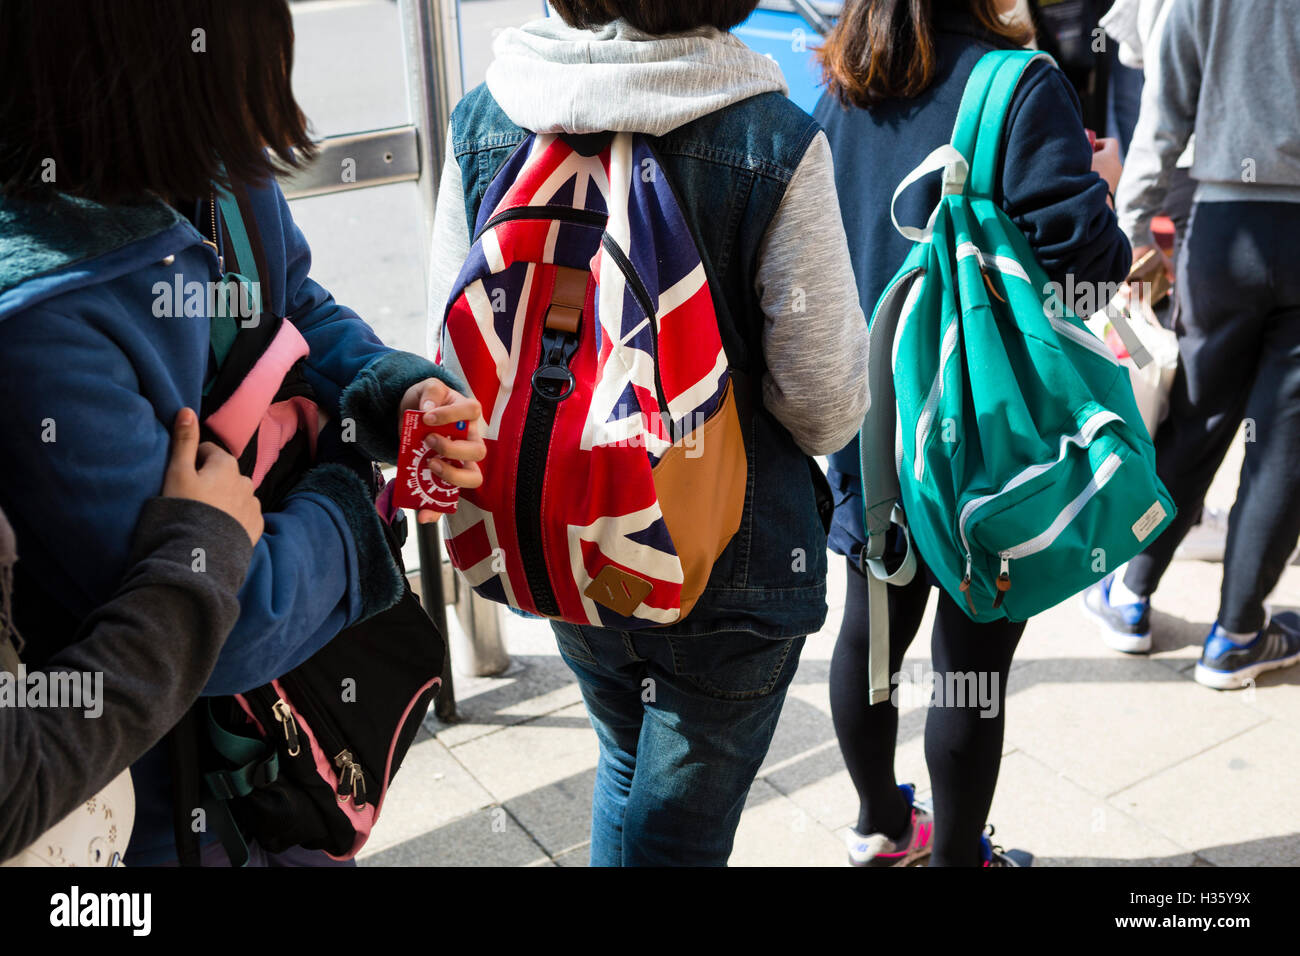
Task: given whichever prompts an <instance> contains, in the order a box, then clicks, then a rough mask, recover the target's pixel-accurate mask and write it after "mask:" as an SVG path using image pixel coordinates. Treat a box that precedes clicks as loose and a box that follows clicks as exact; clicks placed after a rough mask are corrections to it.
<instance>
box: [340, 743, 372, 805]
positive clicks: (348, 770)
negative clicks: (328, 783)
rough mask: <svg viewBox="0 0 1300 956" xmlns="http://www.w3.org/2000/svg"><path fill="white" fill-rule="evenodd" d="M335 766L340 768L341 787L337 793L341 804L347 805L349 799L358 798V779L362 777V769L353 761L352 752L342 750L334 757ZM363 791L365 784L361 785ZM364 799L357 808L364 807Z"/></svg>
mask: <svg viewBox="0 0 1300 956" xmlns="http://www.w3.org/2000/svg"><path fill="white" fill-rule="evenodd" d="M334 766H336V767H338V768H339V785H338V789H337V790H336V791H335V792H336V793H337V794H338V798H339V803H347V802H348V798H349V797H351V798H353V799H354V800H356V798H357V795H358V793H357V789H358V785H357V778H358V777H360V776H361V768H360V767H358V766H357V764H356V761H355V760H353V759H352V751H351V750H347V749H344V750H340V751H339V752H338V754H337V755H336V756H335V757H334ZM360 788H361V789H362V790H364V789H365V784H364V783H362V784H361V785H360ZM364 802H365V801H364V799H363V800H361V801H360V802H358V803H357V806H362V805H364Z"/></svg>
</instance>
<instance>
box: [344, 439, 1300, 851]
mask: <svg viewBox="0 0 1300 956" xmlns="http://www.w3.org/2000/svg"><path fill="white" fill-rule="evenodd" d="M1240 447H1241V446H1240V444H1239V445H1238V451H1237V452H1236V453H1235V454H1234V455H1233V456H1232V457H1230V459H1229V461H1228V462H1227V463H1226V464H1225V467H1224V469H1223V471H1222V472H1221V474H1220V478H1219V481H1218V482H1217V483H1216V486H1215V488H1214V489H1213V490H1212V492H1211V496H1210V502H1211V504H1214V505H1217V506H1220V507H1227V506H1229V505H1230V504H1231V501H1232V497H1233V494H1234V489H1235V485H1236V480H1235V479H1236V474H1237V471H1238V468H1239V465H1240ZM832 569H833V573H832V578H831V593H832V595H833V596H832V607H831V612H830V616H829V618H828V623H827V627H826V628H825V629H824V630H823V631H822V632H820V633H818V634H816V635H814V636H812V637H810V638H809V640H808V643H807V647H806V649H805V650H804V653H803V659H802V661H801V663H800V667H799V671H798V673H797V675H796V677H795V680H794V684H793V685H792V687H791V689H790V693H789V696H788V698H787V702H786V705H785V710H784V712H783V714H782V717H781V722H780V725H779V727H778V729H777V733H776V738H775V740H774V741H773V744H772V749H771V752H770V753H769V755H768V758H767V761H766V762H765V763H764V765H763V768H762V770H761V772H760V773H759V777H758V780H757V781H755V784H754V787H753V790H752V791H751V793H750V796H749V801H748V804H747V806H746V809H745V813H744V816H743V818H742V820H741V824H740V830H739V832H738V834H737V837H736V849H735V853H734V854H733V856H732V859H731V862H732V864H733V865H741V866H765V865H788V866H840V865H843V864H844V851H843V849H842V847H843V842H842V841H843V835H844V832H845V831H846V829H847V828H848V827H849V826H850V825H851V824H852V822H853V821H854V819H855V818H856V816H857V801H856V798H855V796H854V791H853V788H852V786H851V784H850V782H849V779H848V774H847V773H846V772H845V770H844V765H843V762H842V760H841V757H840V753H839V749H838V747H837V745H836V742H835V733H834V730H833V729H832V726H831V719H830V704H829V700H828V695H827V679H828V672H829V664H830V655H831V649H832V647H833V645H834V635H835V631H836V629H837V628H838V624H839V618H840V611H841V607H840V604H839V602H840V601H842V597H841V596H842V594H843V586H844V585H843V574H844V571H843V568H842V565H839V564H837V563H836V562H834V561H833V562H832ZM1221 573H1222V567H1221V566H1220V565H1218V564H1210V563H1203V562H1187V561H1183V562H1178V563H1176V564H1175V565H1174V567H1173V569H1171V571H1170V573H1169V575H1168V576H1167V579H1166V582H1165V584H1164V586H1163V587H1162V589H1161V591H1160V592H1159V593H1158V594H1157V595H1156V598H1155V601H1154V604H1155V610H1156V616H1155V631H1156V635H1155V641H1156V647H1155V650H1154V651H1153V653H1152V654H1151V655H1150V656H1149V657H1125V656H1122V655H1118V654H1115V653H1113V652H1111V651H1109V650H1108V649H1107V648H1106V647H1105V646H1104V645H1103V644H1102V643H1101V641H1100V639H1099V638H1098V637H1097V636H1096V633H1095V631H1094V629H1093V627H1092V626H1091V624H1090V622H1089V621H1088V620H1086V619H1085V618H1084V616H1083V614H1082V612H1081V611H1080V610H1079V609H1078V607H1077V604H1076V603H1075V602H1074V601H1071V602H1067V603H1066V604H1065V605H1062V606H1060V607H1058V608H1056V609H1054V610H1053V611H1051V612H1049V613H1047V614H1044V615H1042V616H1041V617H1039V618H1038V619H1036V620H1035V621H1033V622H1032V623H1031V625H1030V627H1029V629H1028V630H1027V631H1026V634H1025V637H1024V640H1023V641H1022V643H1021V646H1020V652H1019V654H1018V656H1017V659H1016V663H1015V665H1014V666H1013V669H1012V672H1011V677H1010V682H1009V688H1008V699H1007V733H1006V745H1005V756H1004V759H1003V763H1002V771H1001V777H1000V779H999V782H998V791H997V796H996V798H995V800H994V803H993V809H992V812H991V815H990V817H991V820H992V821H993V822H994V823H995V825H996V827H997V841H998V842H999V843H1002V844H1003V845H1005V846H1007V847H1021V848H1024V849H1027V850H1029V851H1031V852H1033V853H1034V854H1035V856H1036V858H1037V859H1036V863H1035V865H1038V866H1065V865H1125V866H1128V865H1136V866H1166V865H1167V866H1189V865H1215V866H1223V865H1297V864H1300V832H1298V831H1300V786H1297V783H1298V782H1300V761H1298V760H1297V757H1300V742H1298V741H1300V737H1298V736H1297V727H1298V726H1300V667H1297V668H1293V669H1291V670H1288V671H1282V672H1274V673H1272V674H1269V675H1265V677H1264V678H1262V679H1261V681H1260V683H1259V686H1258V687H1256V688H1253V689H1249V690H1245V691H1239V692H1216V691H1212V690H1208V689H1206V688H1203V687H1200V686H1199V685H1197V684H1195V683H1194V682H1193V680H1192V674H1191V672H1192V668H1193V667H1194V665H1195V662H1196V658H1197V656H1198V655H1199V652H1200V645H1201V641H1202V639H1203V638H1204V635H1205V633H1206V632H1207V631H1208V630H1209V627H1210V625H1211V623H1212V622H1213V620H1214V615H1215V610H1216V607H1217V600H1218V594H1219V582H1220V578H1221ZM1274 606H1275V607H1276V608H1278V609H1281V608H1285V607H1291V608H1300V567H1295V566H1293V567H1291V568H1289V569H1288V571H1287V573H1286V575H1285V577H1284V579H1283V582H1282V584H1281V586H1280V588H1279V590H1278V592H1277V593H1276V594H1275V595H1274ZM928 628H929V619H928V618H927V621H926V623H925V625H924V629H923V630H922V632H921V633H922V634H926V633H928ZM508 645H509V649H510V653H511V655H512V657H513V662H512V665H511V668H510V670H509V671H508V672H507V673H506V674H505V675H504V676H503V677H500V678H490V679H484V678H479V679H470V678H463V677H458V678H457V692H458V696H459V699H460V712H461V714H462V716H463V717H464V718H465V720H464V722H463V723H460V724H457V725H455V726H445V725H441V724H439V723H437V722H436V721H435V720H434V718H432V717H430V718H429V719H428V721H427V725H426V727H427V729H426V731H425V732H422V734H421V736H420V739H419V741H418V742H417V743H416V744H415V746H414V747H413V749H412V751H411V754H410V756H409V757H408V758H407V762H406V765H405V766H404V768H403V770H402V774H401V776H400V777H399V778H398V780H397V782H396V784H395V785H394V787H393V789H392V792H391V794H390V795H389V798H388V803H387V804H386V806H385V809H384V818H383V820H382V821H381V823H380V824H379V826H378V828H377V829H376V831H375V833H374V835H373V837H372V838H371V841H370V843H369V845H368V846H367V847H366V850H365V851H364V852H363V854H362V856H361V862H362V864H363V865H374V866H379V865H429V866H453V865H474V866H482V865H508V866H515V865H520V866H534V865H540V866H549V865H552V864H556V865H561V866H569V865H573V866H582V865H585V864H586V862H587V831H588V826H589V821H590V813H589V804H590V800H591V792H592V781H593V779H594V772H595V765H596V755H597V750H596V739H595V735H594V734H593V732H592V730H591V727H590V725H589V723H588V722H587V718H586V713H585V711H584V709H583V706H582V703H581V699H580V697H579V694H578V688H577V686H576V684H575V683H574V682H573V680H572V677H571V676H570V674H569V671H568V669H567V668H566V667H565V666H564V664H563V662H562V661H561V660H560V658H559V655H558V654H557V652H556V650H555V644H554V641H553V640H552V638H551V636H550V631H549V628H548V627H547V626H546V625H545V624H543V623H540V622H535V621H526V620H523V619H521V618H518V617H513V616H512V617H511V618H510V625H509V633H508ZM914 663H915V664H917V665H926V664H928V647H927V646H926V642H925V641H924V640H923V639H922V638H921V637H920V636H918V639H917V641H916V643H915V644H914V645H913V655H912V656H911V657H909V659H908V663H907V667H908V668H910V667H911V666H913V664H914ZM924 722H925V708H924V707H920V706H911V707H908V708H906V709H905V710H904V713H903V715H902V718H901V721H900V728H899V750H898V760H897V768H898V773H899V779H900V780H914V781H916V783H917V785H918V788H919V790H920V792H921V793H922V794H924V793H926V792H927V789H928V778H927V776H926V770H925V760H924V754H923V746H922V734H923V729H924Z"/></svg>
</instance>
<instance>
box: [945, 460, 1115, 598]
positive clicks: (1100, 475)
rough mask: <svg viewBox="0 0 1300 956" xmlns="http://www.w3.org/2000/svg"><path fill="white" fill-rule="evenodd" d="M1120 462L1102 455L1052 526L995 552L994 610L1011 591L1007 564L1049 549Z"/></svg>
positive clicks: (1104, 485)
mask: <svg viewBox="0 0 1300 956" xmlns="http://www.w3.org/2000/svg"><path fill="white" fill-rule="evenodd" d="M1123 463H1124V459H1122V458H1120V456H1119V455H1117V454H1116V453H1115V452H1111V453H1110V454H1109V455H1107V456H1106V459H1105V460H1104V461H1103V462H1102V463H1101V467H1099V468H1098V469H1097V470H1096V471H1095V472H1093V475H1092V479H1091V480H1090V481H1089V482H1088V484H1087V486H1086V487H1085V488H1084V489H1083V491H1081V492H1080V493H1079V494H1078V495H1076V496H1075V497H1074V500H1073V501H1071V502H1070V503H1069V504H1068V505H1066V506H1065V507H1064V508H1062V509H1061V511H1060V512H1059V513H1058V514H1057V516H1056V517H1055V518H1054V519H1052V523H1051V524H1050V525H1048V526H1047V530H1045V531H1043V532H1040V533H1039V534H1037V535H1035V536H1034V537H1032V538H1030V539H1029V540H1028V541H1022V542H1021V543H1020V544H1017V545H1014V546H1013V547H1010V548H1007V549H1005V550H1004V551H999V552H998V557H999V558H1000V559H1001V564H1000V567H999V570H998V577H997V582H996V584H997V590H998V593H997V596H996V597H995V598H994V599H993V607H994V608H1000V607H1001V606H1002V599H1003V598H1004V597H1005V596H1006V593H1007V592H1008V591H1010V590H1011V562H1012V561H1018V560H1020V559H1022V558H1027V557H1030V556H1032V555H1035V554H1039V553H1041V552H1043V551H1046V550H1047V549H1048V548H1050V547H1051V546H1052V545H1053V544H1054V543H1055V542H1056V539H1057V538H1059V537H1060V536H1061V534H1062V533H1063V532H1064V531H1065V529H1066V528H1067V527H1069V526H1070V523H1071V522H1073V521H1074V519H1075V518H1077V517H1078V516H1079V513H1080V512H1081V511H1083V509H1084V508H1085V507H1087V505H1088V502H1090V501H1091V500H1092V499H1093V498H1094V497H1096V495H1097V493H1098V492H1100V491H1101V489H1102V488H1104V487H1106V484H1107V483H1108V482H1109V481H1110V480H1111V478H1113V477H1115V472H1117V471H1119V467H1120V465H1122V464H1123ZM994 497H996V496H994ZM962 543H963V545H965V544H966V536H965V531H964V530H963V532H962ZM967 549H968V550H967V556H966V575H967V577H966V580H965V581H964V582H963V584H965V585H966V586H965V587H964V588H963V589H962V590H969V586H970V583H969V582H970V551H969V545H967Z"/></svg>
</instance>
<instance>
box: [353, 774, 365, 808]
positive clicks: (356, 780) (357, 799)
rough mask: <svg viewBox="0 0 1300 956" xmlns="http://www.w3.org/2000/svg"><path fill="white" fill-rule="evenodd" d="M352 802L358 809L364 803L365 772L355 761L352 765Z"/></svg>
mask: <svg viewBox="0 0 1300 956" xmlns="http://www.w3.org/2000/svg"><path fill="white" fill-rule="evenodd" d="M352 802H353V804H355V805H356V808H357V809H358V810H360V809H361V808H362V807H364V806H365V805H366V774H365V771H363V770H362V769H361V767H360V766H359V765H358V764H356V763H354V764H353V765H352Z"/></svg>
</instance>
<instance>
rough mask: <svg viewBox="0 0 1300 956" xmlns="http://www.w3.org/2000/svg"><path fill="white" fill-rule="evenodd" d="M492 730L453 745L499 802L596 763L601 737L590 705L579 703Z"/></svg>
mask: <svg viewBox="0 0 1300 956" xmlns="http://www.w3.org/2000/svg"><path fill="white" fill-rule="evenodd" d="M553 717H554V718H558V719H559V723H550V724H548V723H547V721H548V720H551V717H541V718H535V719H533V720H530V721H528V722H526V723H522V724H519V725H517V726H514V727H512V728H511V729H510V731H509V732H508V733H505V732H503V733H495V734H488V735H487V736H485V737H479V738H477V739H475V740H471V741H469V742H467V743H463V744H460V745H459V746H457V747H455V748H453V749H452V753H454V754H455V756H456V759H457V760H459V761H460V762H461V763H462V764H463V765H464V766H465V768H466V769H467V770H468V771H469V772H470V773H471V774H473V775H474V777H475V779H477V780H478V781H479V783H481V784H482V785H483V786H484V787H486V788H487V789H488V791H490V792H491V793H492V795H493V796H495V797H496V798H497V800H499V801H503V802H504V801H509V800H512V799H514V798H516V797H521V796H523V795H524V794H527V793H530V792H531V791H533V790H537V789H539V788H541V787H546V786H548V785H550V784H553V783H557V782H559V781H561V780H565V779H568V778H569V777H573V776H576V775H578V774H581V773H583V772H585V771H588V770H591V769H592V768H594V767H595V766H596V759H597V756H598V749H597V746H596V735H595V733H594V732H593V731H592V729H591V724H590V722H589V721H588V720H587V712H586V709H585V708H584V707H583V706H582V705H581V704H575V705H573V706H570V707H566V708H564V709H562V710H560V711H557V712H556V714H554V715H553Z"/></svg>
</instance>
